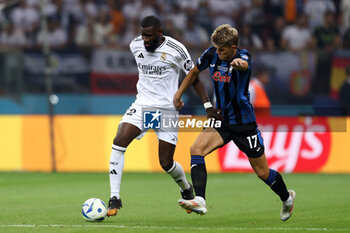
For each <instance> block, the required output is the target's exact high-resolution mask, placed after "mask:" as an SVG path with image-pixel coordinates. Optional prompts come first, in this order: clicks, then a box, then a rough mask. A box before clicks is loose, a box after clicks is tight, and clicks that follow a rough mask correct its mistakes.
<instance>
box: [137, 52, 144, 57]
mask: <svg viewBox="0 0 350 233" xmlns="http://www.w3.org/2000/svg"><path fill="white" fill-rule="evenodd" d="M137 57H138V58H145V57H144V56H143V54H142V53H140V54H139V55H138V56H137Z"/></svg>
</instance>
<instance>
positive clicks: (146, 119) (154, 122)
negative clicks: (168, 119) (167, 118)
mask: <svg viewBox="0 0 350 233" xmlns="http://www.w3.org/2000/svg"><path fill="white" fill-rule="evenodd" d="M161 117H162V113H161V112H160V111H159V110H157V111H144V112H143V128H144V129H160V127H161Z"/></svg>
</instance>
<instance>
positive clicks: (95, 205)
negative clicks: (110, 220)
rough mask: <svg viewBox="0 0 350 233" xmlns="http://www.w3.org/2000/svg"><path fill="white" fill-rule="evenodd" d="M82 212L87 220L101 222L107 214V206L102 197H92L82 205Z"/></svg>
mask: <svg viewBox="0 0 350 233" xmlns="http://www.w3.org/2000/svg"><path fill="white" fill-rule="evenodd" d="M81 214H82V215H83V218H84V219H85V220H86V221H89V222H101V221H103V219H105V217H106V215H107V207H106V205H105V203H104V202H103V201H102V200H101V199H98V198H90V199H88V200H86V201H85V202H84V204H83V206H82V207H81Z"/></svg>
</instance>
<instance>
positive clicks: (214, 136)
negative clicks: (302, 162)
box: [174, 24, 295, 221]
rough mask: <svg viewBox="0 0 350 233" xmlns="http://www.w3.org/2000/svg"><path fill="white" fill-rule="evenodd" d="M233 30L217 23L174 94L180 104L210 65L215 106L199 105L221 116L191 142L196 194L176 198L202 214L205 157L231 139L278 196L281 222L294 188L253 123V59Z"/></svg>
mask: <svg viewBox="0 0 350 233" xmlns="http://www.w3.org/2000/svg"><path fill="white" fill-rule="evenodd" d="M238 40H239V36H238V32H237V30H236V29H235V28H233V27H231V26H230V25H228V24H224V25H221V26H219V27H217V28H216V29H215V30H214V32H213V34H212V35H211V42H212V44H213V46H212V47H210V48H208V49H207V50H206V51H205V52H204V53H203V54H202V55H201V57H200V58H199V59H198V61H197V64H196V66H195V67H194V68H192V70H191V71H190V72H189V73H188V75H187V76H186V77H185V79H184V81H183V82H182V84H181V86H180V87H179V89H178V91H177V92H176V94H175V96H174V105H175V107H177V108H181V107H182V106H183V105H184V103H183V102H182V100H181V95H182V94H183V93H184V91H185V90H186V89H187V88H188V87H189V86H190V85H192V84H193V83H194V82H196V80H197V79H198V76H199V73H200V72H201V71H203V70H205V69H207V68H209V71H210V75H211V77H212V79H213V84H214V89H215V95H216V108H213V106H212V104H211V103H210V102H206V103H204V107H205V109H206V110H207V112H208V110H210V111H213V109H215V111H216V112H217V114H219V115H220V117H218V118H220V120H221V122H222V124H221V127H216V128H205V129H204V130H203V131H202V132H201V133H200V135H199V136H198V137H197V139H196V141H195V142H194V144H193V145H192V146H191V149H190V152H191V178H192V182H193V187H194V189H195V193H196V196H195V198H194V199H192V200H184V199H180V200H179V201H178V203H179V205H180V206H181V207H183V208H184V209H186V210H187V212H189V213H190V212H192V211H193V212H196V213H198V214H205V213H207V207H206V201H205V189H206V182H207V171H206V167H205V160H204V157H205V156H206V155H208V154H209V153H210V152H212V151H213V150H215V149H217V148H219V147H222V146H224V145H225V144H227V143H228V142H230V141H231V140H232V141H233V142H234V143H235V144H236V145H237V147H238V148H239V149H240V150H241V151H243V152H244V153H245V154H246V155H247V156H248V159H249V162H250V164H251V166H252V168H253V170H254V171H255V173H256V174H257V176H258V177H259V178H260V179H261V180H263V181H264V182H265V183H266V184H267V185H269V186H270V188H271V189H272V190H273V191H274V192H275V193H276V194H277V195H278V196H279V197H280V199H281V201H282V203H283V206H282V209H281V212H280V218H281V220H282V221H286V220H287V219H289V217H290V216H291V215H292V211H293V207H294V198H295V192H294V191H293V190H289V191H288V190H287V188H286V185H285V183H284V181H283V179H282V176H281V175H280V174H279V173H278V172H277V171H275V170H273V169H269V167H268V164H267V161H266V157H265V153H264V143H263V139H262V137H261V133H260V131H259V129H258V127H257V124H256V119H255V113H254V109H253V106H252V105H251V104H250V101H249V92H248V85H249V80H250V74H251V69H252V57H251V55H250V53H249V52H248V51H247V50H245V49H239V48H238V47H237V46H238Z"/></svg>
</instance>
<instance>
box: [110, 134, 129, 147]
mask: <svg viewBox="0 0 350 233" xmlns="http://www.w3.org/2000/svg"><path fill="white" fill-rule="evenodd" d="M113 144H114V145H116V146H121V147H127V146H128V145H129V142H128V140H126V137H123V135H120V134H119V135H117V136H115V138H114V139H113Z"/></svg>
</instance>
